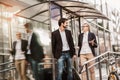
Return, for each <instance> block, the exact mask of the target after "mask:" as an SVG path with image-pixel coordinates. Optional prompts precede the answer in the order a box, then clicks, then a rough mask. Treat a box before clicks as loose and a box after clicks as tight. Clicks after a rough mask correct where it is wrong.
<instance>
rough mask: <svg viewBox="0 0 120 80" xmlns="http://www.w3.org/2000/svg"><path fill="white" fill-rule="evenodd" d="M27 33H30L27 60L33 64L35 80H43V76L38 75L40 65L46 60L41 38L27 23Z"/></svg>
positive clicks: (30, 24)
mask: <svg viewBox="0 0 120 80" xmlns="http://www.w3.org/2000/svg"><path fill="white" fill-rule="evenodd" d="M24 26H25V29H26V32H27V33H28V35H29V36H28V51H27V60H28V62H29V63H30V64H31V67H32V71H33V77H34V78H35V80H41V78H42V77H43V76H39V75H38V63H39V62H40V61H41V60H42V59H43V58H44V54H43V48H42V46H41V44H40V40H39V39H40V38H39V36H38V35H37V34H36V33H35V32H33V31H32V29H33V26H32V23H26V24H25V25H24Z"/></svg>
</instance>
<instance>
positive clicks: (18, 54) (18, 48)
mask: <svg viewBox="0 0 120 80" xmlns="http://www.w3.org/2000/svg"><path fill="white" fill-rule="evenodd" d="M15 49H16V53H15V60H20V59H25V54H24V52H22V50H21V40H17V42H16V46H15Z"/></svg>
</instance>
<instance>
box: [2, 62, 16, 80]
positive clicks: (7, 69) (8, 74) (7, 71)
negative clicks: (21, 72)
mask: <svg viewBox="0 0 120 80" xmlns="http://www.w3.org/2000/svg"><path fill="white" fill-rule="evenodd" d="M0 66H1V67H4V68H2V69H1V70H0V74H3V76H2V77H1V78H2V79H1V80H9V79H12V80H15V74H14V71H15V67H14V66H13V62H5V63H1V64H0Z"/></svg>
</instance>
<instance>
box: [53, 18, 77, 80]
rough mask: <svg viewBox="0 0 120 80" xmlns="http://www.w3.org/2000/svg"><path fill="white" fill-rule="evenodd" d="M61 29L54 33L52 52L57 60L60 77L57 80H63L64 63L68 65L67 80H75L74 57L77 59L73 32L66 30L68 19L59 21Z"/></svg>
mask: <svg viewBox="0 0 120 80" xmlns="http://www.w3.org/2000/svg"><path fill="white" fill-rule="evenodd" d="M58 24H59V29H58V30H56V31H54V32H52V51H53V55H54V57H55V58H56V59H57V64H58V65H57V67H58V76H57V80H62V73H63V68H64V63H65V62H66V64H67V69H68V70H67V71H68V77H67V80H73V79H72V78H73V76H72V59H71V58H72V57H74V58H75V57H76V55H75V48H74V43H73V38H72V35H71V32H70V31H69V30H66V28H67V25H68V22H67V19H66V18H61V19H60V20H59V21H58Z"/></svg>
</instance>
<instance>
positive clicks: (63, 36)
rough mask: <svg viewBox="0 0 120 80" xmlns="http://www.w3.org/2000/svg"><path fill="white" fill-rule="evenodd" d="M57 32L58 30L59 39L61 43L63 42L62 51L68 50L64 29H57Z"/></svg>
mask: <svg viewBox="0 0 120 80" xmlns="http://www.w3.org/2000/svg"><path fill="white" fill-rule="evenodd" d="M59 32H60V35H61V39H62V44H63V46H62V51H67V50H70V48H69V45H68V42H67V38H66V34H65V30H64V31H61V30H60V29H59Z"/></svg>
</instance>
